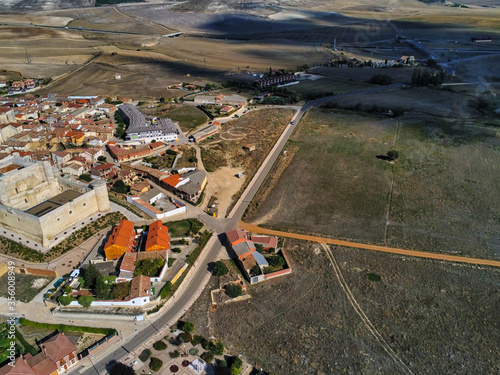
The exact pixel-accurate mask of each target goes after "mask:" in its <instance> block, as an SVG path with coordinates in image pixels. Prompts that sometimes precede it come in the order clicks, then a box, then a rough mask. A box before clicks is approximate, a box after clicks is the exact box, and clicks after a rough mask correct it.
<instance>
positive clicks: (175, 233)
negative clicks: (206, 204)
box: [164, 219, 203, 237]
mask: <svg viewBox="0 0 500 375" xmlns="http://www.w3.org/2000/svg"><path fill="white" fill-rule="evenodd" d="M164 225H166V226H167V228H168V233H169V234H170V237H184V236H189V233H190V232H191V233H194V234H196V233H198V231H199V230H200V229H201V228H202V227H203V223H201V222H200V221H198V220H197V219H187V220H179V221H169V222H167V223H164Z"/></svg>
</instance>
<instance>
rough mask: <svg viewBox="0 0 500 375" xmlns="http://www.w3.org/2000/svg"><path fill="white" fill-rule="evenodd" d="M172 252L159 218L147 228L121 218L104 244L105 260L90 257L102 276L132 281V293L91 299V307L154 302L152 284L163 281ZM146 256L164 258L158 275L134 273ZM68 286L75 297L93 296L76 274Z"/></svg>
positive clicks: (118, 280)
mask: <svg viewBox="0 0 500 375" xmlns="http://www.w3.org/2000/svg"><path fill="white" fill-rule="evenodd" d="M169 252H170V235H169V233H168V228H167V227H166V226H165V225H163V223H162V222H161V221H160V220H157V221H155V222H153V223H152V224H151V225H149V227H148V229H147V231H143V230H142V228H141V229H139V230H137V231H136V229H135V228H134V223H133V222H131V221H128V220H125V219H124V220H122V221H121V222H120V223H119V224H118V225H117V226H116V227H114V228H113V230H112V232H111V234H110V236H109V237H108V240H107V241H106V243H105V244H104V255H105V260H102V261H99V260H91V263H92V264H94V265H95V266H96V268H97V269H98V270H99V272H101V274H103V276H109V275H114V276H116V279H115V282H116V283H124V282H130V286H129V293H128V295H127V296H125V297H123V298H120V299H112V300H105V301H99V300H95V301H92V304H91V306H117V307H119V306H129V307H142V306H145V305H147V304H149V303H150V302H152V300H153V295H152V288H151V283H161V282H163V281H164V278H165V274H166V271H167V269H168V259H169ZM146 259H148V260H151V261H155V260H160V261H161V264H162V266H161V267H160V270H159V272H158V274H157V275H153V276H145V275H135V274H136V272H135V270H136V267H137V265H138V264H139V263H140V262H141V261H144V260H146ZM73 272H75V275H77V274H79V270H78V272H76V270H75V271H73ZM68 285H69V286H70V287H71V288H72V292H71V293H70V294H69V295H70V296H72V297H76V298H78V297H80V296H85V295H89V296H92V295H93V294H92V292H91V291H90V290H88V289H83V288H81V284H80V282H79V280H78V278H76V277H75V278H74V279H73V280H72V281H71V282H70V283H69V284H68ZM69 305H70V306H79V303H78V301H72V302H71V303H70V304H69Z"/></svg>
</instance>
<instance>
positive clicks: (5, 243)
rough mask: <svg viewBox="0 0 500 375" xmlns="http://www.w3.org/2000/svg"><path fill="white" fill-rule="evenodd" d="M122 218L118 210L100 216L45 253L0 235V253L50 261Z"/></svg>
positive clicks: (31, 260) (30, 259)
mask: <svg viewBox="0 0 500 375" xmlns="http://www.w3.org/2000/svg"><path fill="white" fill-rule="evenodd" d="M124 218H125V216H123V215H122V214H121V213H119V212H111V213H109V214H107V215H105V216H102V217H100V218H99V219H97V220H96V221H94V222H93V223H92V224H89V225H87V226H85V227H83V228H82V229H79V230H77V231H76V232H74V233H72V234H71V235H70V236H69V237H68V238H66V239H65V240H64V241H62V242H61V243H59V244H58V245H56V246H54V247H53V248H52V249H51V250H49V251H48V252H46V253H45V254H43V253H40V252H39V251H36V250H33V249H31V248H29V247H27V246H23V245H21V244H18V243H17V242H14V241H11V240H9V239H8V238H5V237H0V253H2V254H6V255H10V256H13V257H15V258H19V259H22V260H25V261H29V262H40V263H41V262H46V261H51V260H53V259H55V258H57V257H59V256H61V255H63V254H64V253H66V252H68V251H70V250H72V249H74V248H75V247H77V246H79V245H80V244H82V243H83V242H85V241H86V240H88V239H89V238H91V237H92V236H94V235H95V234H96V233H98V232H100V231H101V230H103V229H105V228H108V227H110V226H113V225H116V224H118V223H119V222H120V220H122V219H124Z"/></svg>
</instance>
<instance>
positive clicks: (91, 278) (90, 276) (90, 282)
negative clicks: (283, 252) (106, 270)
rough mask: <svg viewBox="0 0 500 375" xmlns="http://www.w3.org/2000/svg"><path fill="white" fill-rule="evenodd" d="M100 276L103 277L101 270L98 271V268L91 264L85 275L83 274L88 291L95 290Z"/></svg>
mask: <svg viewBox="0 0 500 375" xmlns="http://www.w3.org/2000/svg"><path fill="white" fill-rule="evenodd" d="M99 276H101V274H100V273H99V270H98V269H97V267H96V266H95V265H93V264H90V265H89V266H88V267H87V268H86V269H85V273H84V274H83V280H84V282H85V286H86V287H87V288H88V289H94V288H95V284H96V280H97V278H98V277H99ZM101 277H102V276H101Z"/></svg>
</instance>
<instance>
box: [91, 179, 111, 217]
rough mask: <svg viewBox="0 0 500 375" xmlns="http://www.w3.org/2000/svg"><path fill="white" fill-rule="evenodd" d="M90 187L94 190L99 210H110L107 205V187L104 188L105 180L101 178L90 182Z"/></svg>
mask: <svg viewBox="0 0 500 375" xmlns="http://www.w3.org/2000/svg"><path fill="white" fill-rule="evenodd" d="M92 187H93V188H94V190H95V198H96V201H97V207H98V208H99V212H108V211H109V210H111V206H110V205H109V197H108V189H107V188H106V181H104V180H102V179H98V180H95V181H94V182H92Z"/></svg>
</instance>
